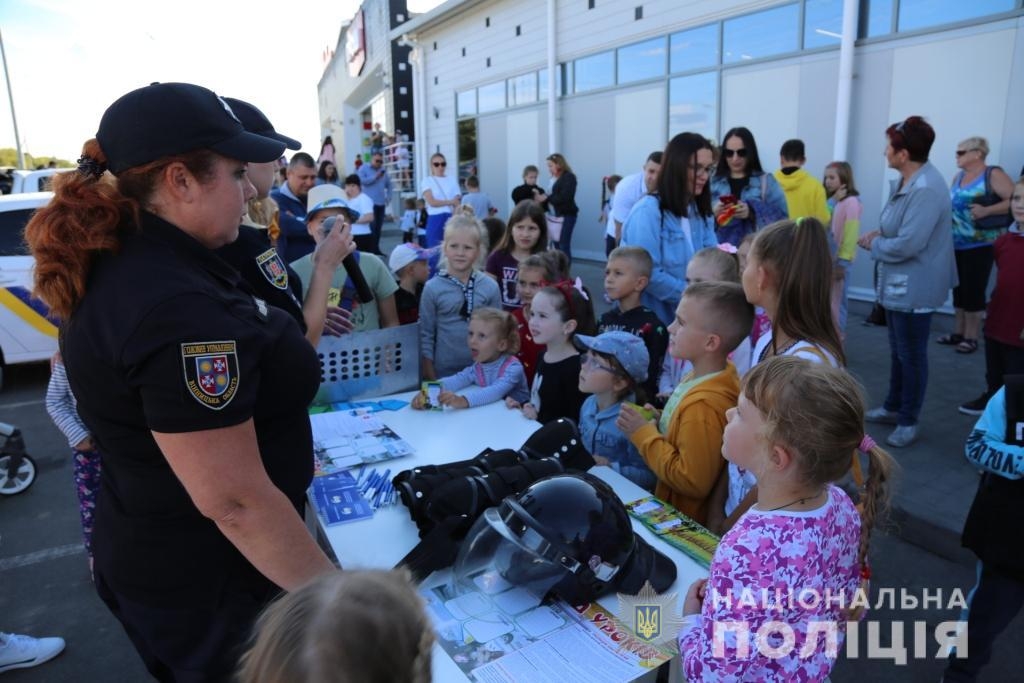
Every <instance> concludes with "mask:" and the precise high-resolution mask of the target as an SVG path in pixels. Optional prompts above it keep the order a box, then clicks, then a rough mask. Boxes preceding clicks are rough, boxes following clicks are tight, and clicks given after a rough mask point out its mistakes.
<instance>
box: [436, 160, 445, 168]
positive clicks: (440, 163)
mask: <svg viewBox="0 0 1024 683" xmlns="http://www.w3.org/2000/svg"><path fill="white" fill-rule="evenodd" d="M447 165H448V162H447V161H435V162H434V166H436V167H438V168H440V167H442V166H447Z"/></svg>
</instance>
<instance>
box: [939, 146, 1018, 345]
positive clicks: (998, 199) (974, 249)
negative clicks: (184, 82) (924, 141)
mask: <svg viewBox="0 0 1024 683" xmlns="http://www.w3.org/2000/svg"><path fill="white" fill-rule="evenodd" d="M956 147H957V148H956V165H957V166H958V167H959V168H960V172H959V173H957V174H956V176H955V177H954V178H953V184H952V186H951V187H950V190H949V196H950V199H951V200H952V202H953V249H954V253H955V254H956V272H957V276H958V277H959V278H960V284H959V285H957V286H956V287H954V288H953V308H954V309H955V311H956V324H955V326H954V327H953V332H952V334H944V335H942V336H941V337H939V338H938V340H937V341H938V342H939V343H940V344H949V345H952V346H955V347H956V350H957V351H958V352H959V353H974V352H975V351H977V350H978V335H979V333H980V332H981V317H982V315H983V314H984V312H985V293H986V292H985V290H986V289H987V288H988V278H989V275H991V274H992V244H993V243H994V242H995V241H996V238H997V237H999V236H1000V235H1001V234H1003V233H1004V232H1005V231H1006V228H1007V227H1009V225H1010V223H1011V222H1012V221H1013V219H1012V218H1011V217H1010V195H1012V194H1013V181H1012V180H1011V179H1010V176H1008V175H1006V172H1005V171H1004V170H1003V169H1001V168H999V167H998V166H988V165H987V164H986V163H985V158H986V157H987V156H988V141H986V140H985V138H978V137H974V138H967V139H966V140H964V141H962V142H961V143H960V144H959V145H957V146H956Z"/></svg>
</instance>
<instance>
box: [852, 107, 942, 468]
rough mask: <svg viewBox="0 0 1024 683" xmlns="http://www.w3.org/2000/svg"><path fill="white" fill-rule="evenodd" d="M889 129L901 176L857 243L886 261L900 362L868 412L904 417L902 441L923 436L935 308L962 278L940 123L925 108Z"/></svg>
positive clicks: (882, 283) (896, 441) (894, 440)
mask: <svg viewBox="0 0 1024 683" xmlns="http://www.w3.org/2000/svg"><path fill="white" fill-rule="evenodd" d="M885 134H886V136H887V137H888V145H887V146H886V148H885V159H886V161H887V162H888V164H889V168H893V169H895V170H897V171H899V173H900V178H899V179H898V181H897V182H896V183H895V187H894V189H893V192H892V194H891V195H890V196H889V201H888V202H886V204H885V206H884V207H883V208H882V215H881V217H880V218H879V221H878V225H879V229H878V230H873V231H871V232H868V233H866V234H864V235H862V236H861V238H860V239H859V240H858V241H857V244H859V245H860V246H861V247H862V248H863V249H867V250H869V251H870V252H871V258H873V259H874V260H875V261H876V262H877V263H878V266H879V268H878V282H877V285H876V287H877V295H878V300H879V302H880V303H881V304H882V307H883V308H885V312H886V319H887V320H888V330H889V353H890V357H891V363H892V369H891V371H890V373H889V393H888V395H887V396H886V399H885V402H884V403H883V404H882V405H881V406H879V407H877V408H873V409H872V410H869V411H868V412H867V413H866V414H865V416H864V417H865V419H867V420H868V421H869V422H879V423H883V424H894V425H896V429H895V430H894V431H893V433H892V434H890V435H889V437H888V438H887V439H886V440H885V442H886V443H887V444H889V445H890V446H895V447H897V448H899V447H902V446H909V445H910V444H911V443H913V442H914V441H915V440H916V439H917V419H918V415H919V413H920V412H921V405H922V403H924V390H925V387H926V386H927V384H928V333H929V331H930V329H931V321H932V313H934V312H935V309H937V308H938V307H939V306H941V305H942V303H943V302H944V301H945V300H946V297H947V296H948V295H949V290H950V288H952V287H953V286H955V285H956V284H957V275H956V261H955V260H954V257H953V233H952V229H951V225H952V218H951V210H950V203H949V191H948V189H947V187H948V185H947V183H946V180H945V179H944V178H943V177H942V174H941V173H939V171H938V170H937V169H936V168H935V167H934V166H932V164H931V163H929V162H928V152H930V151H931V147H932V143H933V142H935V131H934V130H933V129H932V127H931V126H930V125H929V124H928V123H927V122H926V121H925V120H924V119H923V118H921V117H920V116H911V117H910V118H908V119H907V120H905V121H903V122H902V123H895V124H893V125H891V126H889V128H888V129H886V131H885Z"/></svg>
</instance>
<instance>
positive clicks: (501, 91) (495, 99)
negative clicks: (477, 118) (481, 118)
mask: <svg viewBox="0 0 1024 683" xmlns="http://www.w3.org/2000/svg"><path fill="white" fill-rule="evenodd" d="M476 97H477V109H478V111H479V112H480V113H481V114H485V113H487V112H489V111H499V110H501V109H504V108H505V81H498V82H497V83H488V84H487V85H481V86H480V87H479V88H477V89H476Z"/></svg>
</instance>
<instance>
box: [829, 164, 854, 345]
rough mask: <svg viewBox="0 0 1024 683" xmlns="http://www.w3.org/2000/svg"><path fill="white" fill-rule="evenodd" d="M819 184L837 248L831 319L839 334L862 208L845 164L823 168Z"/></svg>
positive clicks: (843, 325)
mask: <svg viewBox="0 0 1024 683" xmlns="http://www.w3.org/2000/svg"><path fill="white" fill-rule="evenodd" d="M823 184H824V186H825V194H826V195H827V196H828V208H829V210H830V211H831V212H832V225H831V230H832V241H833V242H835V243H836V245H837V249H836V260H835V261H834V263H835V271H834V273H833V277H832V317H833V318H835V320H836V325H838V326H839V331H840V333H843V331H844V330H846V312H847V304H848V301H847V299H848V297H849V290H850V275H849V272H850V266H851V265H852V264H853V257H854V255H855V254H856V251H857V238H858V237H859V236H860V216H861V211H862V209H863V207H862V205H861V201H860V193H859V192H858V191H857V185H856V184H855V183H854V182H853V168H852V167H851V166H850V164H848V163H847V162H845V161H833V162H832V163H831V164H829V165H828V166H826V167H825V178H824V181H823Z"/></svg>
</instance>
